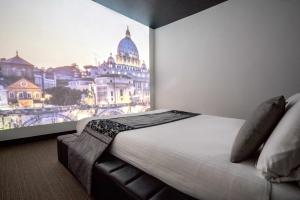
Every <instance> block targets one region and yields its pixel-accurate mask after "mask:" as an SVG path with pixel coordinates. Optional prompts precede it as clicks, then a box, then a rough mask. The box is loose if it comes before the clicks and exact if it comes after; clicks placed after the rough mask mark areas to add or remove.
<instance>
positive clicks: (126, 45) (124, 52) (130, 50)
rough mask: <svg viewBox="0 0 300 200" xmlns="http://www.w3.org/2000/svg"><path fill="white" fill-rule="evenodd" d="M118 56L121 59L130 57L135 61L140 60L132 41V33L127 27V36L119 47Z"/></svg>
mask: <svg viewBox="0 0 300 200" xmlns="http://www.w3.org/2000/svg"><path fill="white" fill-rule="evenodd" d="M118 56H120V57H124V56H125V57H130V58H134V59H139V52H138V50H137V47H136V45H135V44H134V42H133V41H132V40H131V36H130V32H129V29H128V27H127V30H126V36H125V38H123V39H122V40H121V41H120V42H119V45H118Z"/></svg>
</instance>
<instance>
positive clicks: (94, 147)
mask: <svg viewBox="0 0 300 200" xmlns="http://www.w3.org/2000/svg"><path fill="white" fill-rule="evenodd" d="M197 115H199V114H196V113H189V112H183V111H176V110H171V111H166V112H161V113H153V114H144V115H136V116H128V117H118V118H111V119H97V120H92V121H90V122H89V123H88V124H87V125H86V127H85V128H84V130H83V131H82V133H81V135H80V136H79V137H78V139H76V140H75V141H72V142H71V143H69V144H68V168H69V169H70V170H71V172H72V173H73V174H74V175H75V176H76V178H77V179H78V180H79V181H80V183H81V184H82V185H83V186H84V188H85V189H86V190H87V191H88V193H90V192H91V180H92V169H93V165H94V163H95V162H96V160H97V159H98V158H99V157H100V156H101V155H102V153H103V152H104V151H105V150H106V149H107V147H108V146H109V144H110V143H111V142H112V141H113V139H114V138H115V137H116V135H117V134H118V133H120V132H122V131H128V130H134V129H139V128H146V127H151V126H157V125H161V124H166V123H170V122H174V121H178V120H183V119H187V118H190V117H194V116H197Z"/></svg>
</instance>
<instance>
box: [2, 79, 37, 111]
mask: <svg viewBox="0 0 300 200" xmlns="http://www.w3.org/2000/svg"><path fill="white" fill-rule="evenodd" d="M7 93H8V102H9V103H11V104H18V106H19V107H21V108H23V107H26V108H27V107H33V104H34V102H39V101H40V100H41V98H42V90H41V88H40V87H39V86H37V85H35V84H34V83H32V82H30V81H28V80H27V79H25V78H21V79H20V80H18V81H16V82H15V83H12V84H11V85H9V86H8V87H7Z"/></svg>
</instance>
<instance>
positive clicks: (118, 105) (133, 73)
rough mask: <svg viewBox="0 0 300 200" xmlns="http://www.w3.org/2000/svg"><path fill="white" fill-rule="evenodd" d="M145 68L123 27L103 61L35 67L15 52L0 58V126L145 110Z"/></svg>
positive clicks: (147, 79)
mask: <svg viewBox="0 0 300 200" xmlns="http://www.w3.org/2000/svg"><path fill="white" fill-rule="evenodd" d="M149 108H150V73H149V68H148V66H146V64H145V63H144V62H141V60H140V58H139V52H138V49H137V47H136V45H135V43H134V42H133V41H132V39H131V35H130V31H129V29H128V28H127V30H126V35H125V37H124V38H123V39H122V40H121V41H120V42H119V45H118V47H117V55H116V56H115V57H113V55H112V54H110V56H109V57H108V59H107V60H106V61H104V62H103V63H98V64H97V65H86V66H83V67H82V68H80V67H79V66H77V65H76V64H72V65H68V66H59V67H48V68H43V67H38V66H35V65H34V64H31V63H30V62H28V61H26V60H25V59H23V58H22V55H20V54H19V53H18V52H16V56H15V57H13V58H10V59H5V58H2V59H1V60H0V130H4V129H12V128H18V127H26V126H35V125H42V124H50V123H59V122H67V121H76V120H79V119H82V118H85V117H92V116H105V115H115V114H125V113H135V112H143V111H147V110H148V109H149Z"/></svg>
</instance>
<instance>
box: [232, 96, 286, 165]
mask: <svg viewBox="0 0 300 200" xmlns="http://www.w3.org/2000/svg"><path fill="white" fill-rule="evenodd" d="M284 112H285V98H284V97H283V96H279V97H275V98H272V99H269V100H267V101H265V102H263V103H262V104H260V105H259V106H258V107H257V108H256V110H255V111H254V112H253V113H252V115H251V116H250V118H249V119H248V120H247V121H246V122H245V123H244V125H243V126H242V128H241V129H240V131H239V133H238V134H237V136H236V138H235V141H234V143H233V146H232V149H231V155H230V160H231V162H233V163H238V162H242V161H244V160H247V159H248V158H250V157H251V156H252V155H253V154H255V153H256V151H257V150H258V149H259V147H260V146H261V145H262V144H263V143H264V142H265V141H266V140H267V139H268V137H269V136H270V134H271V133H272V131H273V129H274V128H275V126H276V125H277V123H278V122H279V120H280V119H281V117H282V116H283V115H284Z"/></svg>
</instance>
